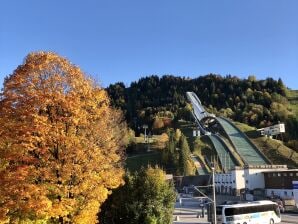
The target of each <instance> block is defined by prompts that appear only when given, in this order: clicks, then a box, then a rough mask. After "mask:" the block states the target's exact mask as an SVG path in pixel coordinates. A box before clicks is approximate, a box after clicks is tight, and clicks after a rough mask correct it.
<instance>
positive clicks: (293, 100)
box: [286, 89, 298, 118]
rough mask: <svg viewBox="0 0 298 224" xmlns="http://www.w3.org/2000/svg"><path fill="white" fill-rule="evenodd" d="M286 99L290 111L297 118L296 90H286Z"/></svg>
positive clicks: (297, 94)
mask: <svg viewBox="0 0 298 224" xmlns="http://www.w3.org/2000/svg"><path fill="white" fill-rule="evenodd" d="M286 93H287V98H288V101H289V103H290V105H289V106H290V109H291V110H292V112H293V113H294V114H295V116H296V118H298V90H291V89H287V92H286Z"/></svg>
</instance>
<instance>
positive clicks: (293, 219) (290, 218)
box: [281, 213, 298, 224]
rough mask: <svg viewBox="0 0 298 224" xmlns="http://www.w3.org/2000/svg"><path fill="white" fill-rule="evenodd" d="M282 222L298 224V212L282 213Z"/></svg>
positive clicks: (283, 223)
mask: <svg viewBox="0 0 298 224" xmlns="http://www.w3.org/2000/svg"><path fill="white" fill-rule="evenodd" d="M281 224H298V214H297V213H296V214H293V213H283V214H281Z"/></svg>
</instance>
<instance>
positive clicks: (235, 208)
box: [216, 200, 281, 224]
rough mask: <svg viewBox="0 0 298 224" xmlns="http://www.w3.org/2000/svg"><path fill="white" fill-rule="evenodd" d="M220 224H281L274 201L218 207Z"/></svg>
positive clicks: (217, 214)
mask: <svg viewBox="0 0 298 224" xmlns="http://www.w3.org/2000/svg"><path fill="white" fill-rule="evenodd" d="M216 216H217V223H218V224H274V223H279V222H281V217H280V211H279V208H278V205H277V204H276V203H275V202H272V201H269V200H268V201H267V200H266V201H265V200H264V201H253V202H245V203H237V204H236V203H235V204H225V205H218V206H216Z"/></svg>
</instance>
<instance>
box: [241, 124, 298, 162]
mask: <svg viewBox="0 0 298 224" xmlns="http://www.w3.org/2000/svg"><path fill="white" fill-rule="evenodd" d="M235 124H236V125H237V127H238V128H239V129H240V130H242V131H243V132H244V133H246V135H247V136H248V137H249V138H250V139H251V140H252V142H253V143H254V144H255V145H256V146H257V147H258V148H259V149H260V150H261V151H262V152H263V153H264V154H265V155H266V156H267V158H268V159H270V160H271V162H272V163H273V164H287V165H288V166H289V167H291V168H297V166H298V153H296V152H295V151H294V150H292V149H290V148H288V147H287V146H285V145H284V144H283V143H282V142H281V141H279V140H276V139H270V138H266V137H260V136H259V134H258V132H257V131H256V129H255V128H253V127H250V126H248V125H246V124H242V123H239V122H235Z"/></svg>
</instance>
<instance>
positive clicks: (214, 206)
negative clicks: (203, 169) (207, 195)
mask: <svg viewBox="0 0 298 224" xmlns="http://www.w3.org/2000/svg"><path fill="white" fill-rule="evenodd" d="M211 169H212V186H213V214H214V216H213V217H214V224H217V220H216V199H215V180H214V176H215V175H214V170H215V169H214V167H212V168H211Z"/></svg>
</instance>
